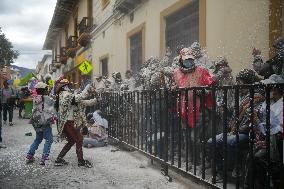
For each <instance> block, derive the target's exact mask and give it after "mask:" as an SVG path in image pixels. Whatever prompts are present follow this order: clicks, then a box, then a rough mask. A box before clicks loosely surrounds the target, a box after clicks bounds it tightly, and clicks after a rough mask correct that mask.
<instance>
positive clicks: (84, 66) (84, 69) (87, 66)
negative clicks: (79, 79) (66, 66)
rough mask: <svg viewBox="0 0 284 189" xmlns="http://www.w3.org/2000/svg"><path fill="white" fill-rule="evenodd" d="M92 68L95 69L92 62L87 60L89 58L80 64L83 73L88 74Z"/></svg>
mask: <svg viewBox="0 0 284 189" xmlns="http://www.w3.org/2000/svg"><path fill="white" fill-rule="evenodd" d="M92 69H93V66H92V64H91V63H90V62H89V61H87V60H85V61H83V62H82V63H81V64H80V66H79V70H80V71H81V72H82V73H83V74H88V73H90V71H92Z"/></svg>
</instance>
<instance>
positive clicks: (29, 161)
mask: <svg viewBox="0 0 284 189" xmlns="http://www.w3.org/2000/svg"><path fill="white" fill-rule="evenodd" d="M34 161H35V158H34V156H33V155H30V154H28V155H27V157H26V163H27V164H29V163H33V162H34Z"/></svg>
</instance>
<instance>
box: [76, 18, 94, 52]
mask: <svg viewBox="0 0 284 189" xmlns="http://www.w3.org/2000/svg"><path fill="white" fill-rule="evenodd" d="M91 28H92V18H90V17H83V19H82V20H81V22H80V24H79V26H78V31H79V38H78V43H79V44H80V45H81V46H83V47H86V46H87V45H88V43H89V42H90V39H91V35H90V31H91Z"/></svg>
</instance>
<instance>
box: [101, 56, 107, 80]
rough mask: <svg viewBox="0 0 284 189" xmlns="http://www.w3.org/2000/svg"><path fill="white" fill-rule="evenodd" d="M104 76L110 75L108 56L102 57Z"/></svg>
mask: <svg viewBox="0 0 284 189" xmlns="http://www.w3.org/2000/svg"><path fill="white" fill-rule="evenodd" d="M101 73H102V76H105V77H108V57H106V58H103V59H101Z"/></svg>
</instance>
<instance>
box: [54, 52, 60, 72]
mask: <svg viewBox="0 0 284 189" xmlns="http://www.w3.org/2000/svg"><path fill="white" fill-rule="evenodd" d="M59 58H60V55H56V56H55V59H53V60H52V65H53V67H55V71H56V68H57V69H59V68H60V66H61V63H60V61H59Z"/></svg>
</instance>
